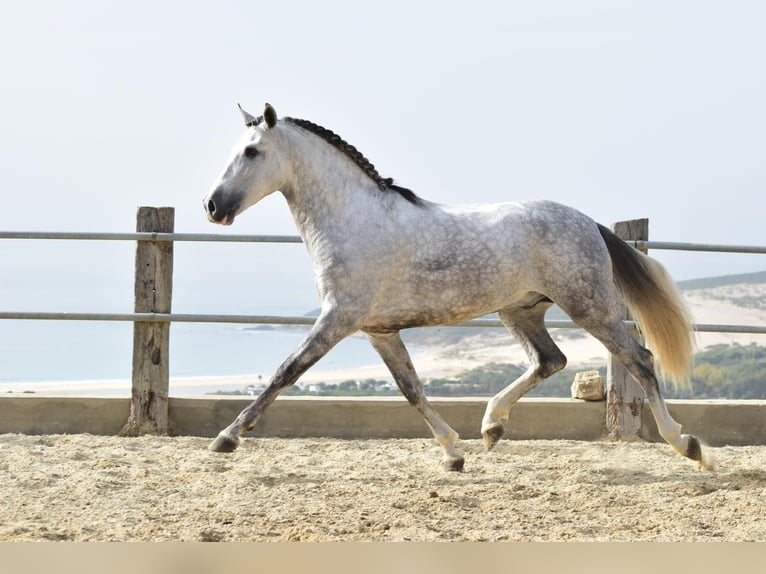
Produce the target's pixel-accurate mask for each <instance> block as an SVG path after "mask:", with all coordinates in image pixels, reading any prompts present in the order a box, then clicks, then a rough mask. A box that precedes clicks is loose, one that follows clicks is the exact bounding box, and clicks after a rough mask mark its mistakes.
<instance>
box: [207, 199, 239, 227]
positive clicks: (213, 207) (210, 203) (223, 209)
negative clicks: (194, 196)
mask: <svg viewBox="0 0 766 574" xmlns="http://www.w3.org/2000/svg"><path fill="white" fill-rule="evenodd" d="M215 196H216V193H215V192H214V193H212V194H210V195H209V196H208V197H206V198H205V199H204V200H203V202H202V203H203V204H204V206H205V213H207V218H208V220H210V221H212V222H213V223H219V224H221V225H231V224H232V223H234V217H235V216H236V215H237V206H236V205H229V206H226V205H225V202H224V201H221V199H220V198H219V199H217V200H216V197H215Z"/></svg>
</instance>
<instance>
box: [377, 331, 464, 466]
mask: <svg viewBox="0 0 766 574" xmlns="http://www.w3.org/2000/svg"><path fill="white" fill-rule="evenodd" d="M367 336H368V337H369V339H370V343H372V346H373V347H374V348H375V350H376V351H377V352H378V354H379V355H380V357H381V358H382V359H383V362H384V363H385V364H386V366H387V367H388V370H389V371H391V374H392V375H393V377H394V380H395V381H396V384H397V386H398V387H399V389H400V390H401V391H402V394H403V395H404V396H405V398H406V399H407V400H408V401H409V403H410V404H411V405H412V406H414V407H415V408H416V409H417V410H418V412H420V414H421V415H423V418H424V419H425V421H426V423H428V426H429V427H430V428H431V432H432V433H433V434H434V437H436V440H437V441H438V442H439V444H440V445H441V447H442V451H443V453H444V454H443V457H442V463H443V465H444V468H445V470H463V464H464V459H463V455H462V454H460V452H459V451H458V450H457V449H456V448H455V442H456V441H457V439H458V434H457V433H456V432H455V431H454V430H452V428H450V426H449V425H448V424H447V423H446V422H445V421H444V419H443V418H442V417H441V416H440V415H439V413H438V412H436V409H434V408H433V407H432V406H431V404H430V403H429V402H428V399H426V394H425V391H424V390H423V385H422V384H421V382H420V379H419V378H418V375H417V373H416V372H415V368H414V367H413V365H412V360H411V359H410V355H409V353H408V352H407V348H406V347H405V346H404V343H403V342H402V339H401V337H400V336H399V333H387V334H371V333H368V334H367Z"/></svg>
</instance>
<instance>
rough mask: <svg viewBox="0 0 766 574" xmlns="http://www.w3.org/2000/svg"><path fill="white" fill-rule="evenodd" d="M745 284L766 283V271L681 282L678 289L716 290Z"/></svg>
mask: <svg viewBox="0 0 766 574" xmlns="http://www.w3.org/2000/svg"><path fill="white" fill-rule="evenodd" d="M744 283H766V271H760V272H757V273H743V274H739V275H721V276H720V277H705V278H702V279H689V280H687V281H679V282H678V288H679V289H681V290H682V291H692V290H697V289H715V288H716V287H727V286H729V285H742V284H744Z"/></svg>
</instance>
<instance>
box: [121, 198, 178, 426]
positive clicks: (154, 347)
mask: <svg viewBox="0 0 766 574" xmlns="http://www.w3.org/2000/svg"><path fill="white" fill-rule="evenodd" d="M174 219H175V210H174V209H173V208H172V207H139V208H138V216H137V223H136V231H139V232H145V231H148V232H157V233H172V232H173V227H174ZM172 295H173V242H172V241H138V242H137V245H136V276H135V299H134V308H135V312H136V313H170V308H171V301H172ZM169 349H170V323H161V322H142V321H136V322H134V323H133V375H132V379H133V384H132V391H131V403H130V418H129V419H128V422H127V423H126V424H125V426H124V427H123V429H122V432H121V433H120V434H121V435H123V436H138V435H141V434H147V433H149V434H167V432H168V387H169V378H170V376H169V374H170V370H169V356H168V355H169Z"/></svg>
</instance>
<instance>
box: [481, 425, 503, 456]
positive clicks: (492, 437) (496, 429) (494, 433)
mask: <svg viewBox="0 0 766 574" xmlns="http://www.w3.org/2000/svg"><path fill="white" fill-rule="evenodd" d="M482 435H484V450H487V451H490V450H492V449H493V448H494V446H495V445H496V444H497V443H498V442H499V441H500V439H501V438H502V436H503V425H501V424H499V423H495V424H494V425H492V426H491V427H489V428H487V429H485V430H484V432H483V433H482Z"/></svg>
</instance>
